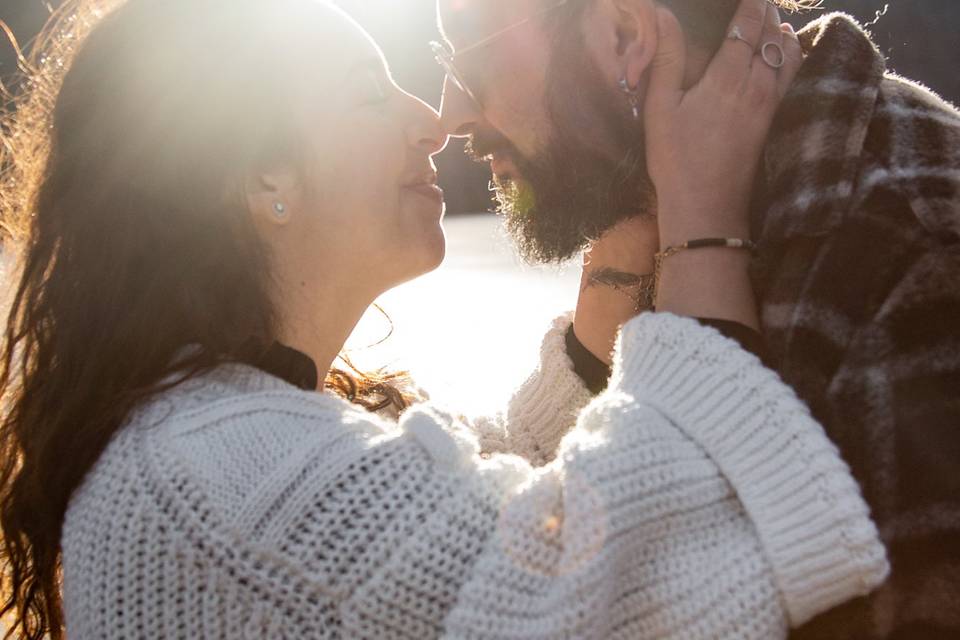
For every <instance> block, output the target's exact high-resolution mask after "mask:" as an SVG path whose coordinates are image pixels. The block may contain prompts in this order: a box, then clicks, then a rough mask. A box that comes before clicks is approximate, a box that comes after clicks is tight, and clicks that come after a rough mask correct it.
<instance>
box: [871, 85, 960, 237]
mask: <svg viewBox="0 0 960 640" xmlns="http://www.w3.org/2000/svg"><path fill="white" fill-rule="evenodd" d="M857 190H858V192H859V195H860V197H859V198H857V199H856V200H857V201H858V202H859V203H860V206H863V203H865V202H871V201H876V195H877V193H878V192H879V193H887V194H894V193H895V194H897V195H899V196H902V199H903V201H904V202H907V203H909V206H910V208H911V209H912V212H913V214H914V215H915V216H916V219H917V221H918V222H919V224H920V225H921V226H922V227H923V228H924V230H925V231H926V232H928V233H930V234H932V235H933V236H935V237H937V238H942V239H944V240H947V241H950V242H955V241H957V240H960V111H958V110H957V108H956V107H954V106H953V105H952V104H950V103H949V102H947V101H945V100H943V99H941V98H940V97H939V96H938V95H936V94H935V93H934V92H932V91H930V90H929V89H927V88H926V87H924V86H923V85H921V84H919V83H917V82H913V81H911V80H908V79H906V78H902V77H900V76H897V75H894V74H887V75H885V77H884V79H883V82H882V83H881V86H880V92H879V96H878V99H877V102H876V107H875V110H874V114H873V117H872V119H871V123H870V127H869V129H868V132H867V139H866V140H865V144H864V154H863V157H862V166H861V167H860V172H859V180H858V189H857Z"/></svg>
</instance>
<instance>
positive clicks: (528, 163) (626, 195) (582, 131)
mask: <svg viewBox="0 0 960 640" xmlns="http://www.w3.org/2000/svg"><path fill="white" fill-rule="evenodd" d="M574 30H575V29H574ZM546 107H547V114H548V117H549V120H550V124H551V130H552V134H551V139H550V140H549V141H548V143H547V145H546V148H545V149H543V151H541V152H540V153H538V154H537V155H536V156H535V157H525V156H524V155H523V154H521V153H520V152H519V151H518V150H517V148H516V147H515V146H514V145H513V144H512V143H511V142H510V141H509V140H507V138H506V137H505V136H503V135H502V134H500V133H499V132H494V131H482V130H478V131H476V132H475V135H474V139H473V140H472V141H471V143H470V145H469V148H468V152H470V153H471V155H473V156H474V157H475V158H478V159H479V158H485V157H488V156H489V155H491V154H493V153H497V155H501V156H505V157H509V159H510V160H511V161H512V162H513V164H514V165H515V166H516V168H517V170H518V172H519V174H520V175H519V176H511V177H510V179H508V180H497V181H495V192H496V196H497V200H498V202H499V205H500V207H499V209H500V212H501V213H502V214H503V215H504V218H505V225H506V228H507V231H508V233H509V234H510V236H511V237H512V238H513V240H514V242H515V244H516V246H517V249H518V251H519V253H520V254H521V256H522V257H523V258H524V259H525V260H527V261H528V262H534V263H548V262H563V261H565V260H567V259H569V258H571V257H573V256H574V255H575V254H577V253H578V252H579V251H581V250H582V249H584V248H585V247H586V246H587V245H588V244H589V242H590V241H592V240H595V239H597V238H599V237H600V235H602V234H603V232H605V231H607V230H608V229H610V228H611V227H613V226H614V225H615V224H617V223H618V222H620V221H621V220H624V219H626V218H629V217H632V216H635V215H638V214H641V213H652V212H653V211H654V210H655V202H656V198H655V195H654V190H653V185H652V182H651V180H650V178H649V175H648V173H647V164H646V156H645V152H644V145H643V132H642V128H641V126H640V123H638V122H636V120H635V119H634V118H633V116H632V113H631V109H630V108H629V106H628V104H627V97H626V96H625V95H624V94H623V93H621V92H619V91H618V90H617V89H616V88H614V87H608V86H606V85H605V83H604V82H603V80H602V75H601V73H600V71H599V69H597V68H596V66H595V65H594V64H593V62H592V60H591V58H590V54H589V52H588V51H587V50H586V48H585V47H584V46H583V42H582V38H581V37H577V38H575V39H573V40H566V41H562V42H558V43H557V45H556V46H555V47H554V51H553V55H552V60H551V64H550V68H549V70H548V74H547V91H546Z"/></svg>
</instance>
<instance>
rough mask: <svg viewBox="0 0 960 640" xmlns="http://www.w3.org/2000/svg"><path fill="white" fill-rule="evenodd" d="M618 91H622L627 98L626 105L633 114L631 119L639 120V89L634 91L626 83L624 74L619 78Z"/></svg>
mask: <svg viewBox="0 0 960 640" xmlns="http://www.w3.org/2000/svg"><path fill="white" fill-rule="evenodd" d="M620 90H621V91H623V92H624V93H625V94H626V96H627V104H628V105H629V106H630V111H631V113H633V119H634V120H639V119H640V87H637V88H636V89H634V88H633V87H631V86H630V82H629V81H627V76H626V74H624V76H623V77H622V78H620Z"/></svg>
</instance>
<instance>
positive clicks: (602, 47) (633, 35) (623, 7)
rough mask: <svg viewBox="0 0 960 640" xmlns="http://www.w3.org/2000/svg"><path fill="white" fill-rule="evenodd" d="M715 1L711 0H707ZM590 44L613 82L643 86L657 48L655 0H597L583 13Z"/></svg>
mask: <svg viewBox="0 0 960 640" xmlns="http://www.w3.org/2000/svg"><path fill="white" fill-rule="evenodd" d="M706 1H712V0H706ZM583 28H584V30H585V33H584V35H585V38H586V43H587V48H588V49H589V50H590V51H591V53H592V54H593V56H594V60H595V61H596V62H597V64H598V66H599V67H600V69H601V70H602V71H603V74H604V77H605V78H606V79H607V81H608V82H610V83H611V84H612V85H615V84H616V83H618V82H619V81H620V79H621V78H624V77H626V79H627V82H628V83H629V85H630V86H631V87H638V86H640V81H641V78H642V77H643V74H644V72H646V70H647V69H648V68H649V66H650V63H651V62H652V61H653V56H654V54H655V53H656V50H657V13H656V4H655V2H654V0H597V1H596V2H594V3H593V5H592V6H591V7H590V8H588V9H587V10H586V12H585V14H584V25H583Z"/></svg>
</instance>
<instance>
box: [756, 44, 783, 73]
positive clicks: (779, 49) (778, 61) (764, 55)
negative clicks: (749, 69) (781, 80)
mask: <svg viewBox="0 0 960 640" xmlns="http://www.w3.org/2000/svg"><path fill="white" fill-rule="evenodd" d="M769 47H772V48H774V49H776V50H777V54H778V55H779V58H777V59H776V60H772V61H771V60H770V58H769V56H768V53H767V50H768V48H769ZM760 56H761V57H762V58H763V61H764V62H766V63H767V65H768V66H770V67H773V68H774V69H779V68H780V67H782V66H783V65H784V63H786V61H787V54H786V53H784V51H783V47H781V46H780V43H778V42H767V43H765V44H764V45H763V48H762V49H760Z"/></svg>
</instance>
